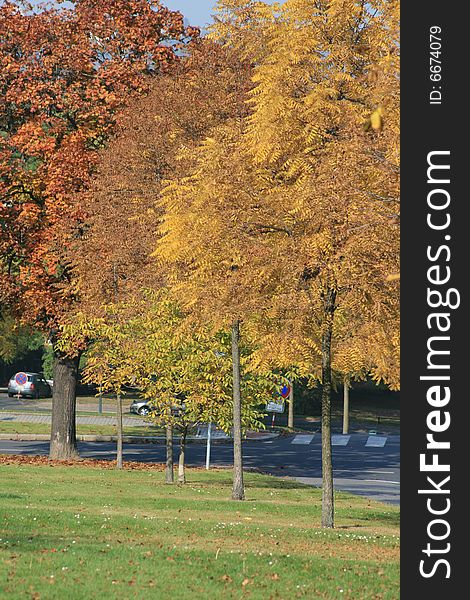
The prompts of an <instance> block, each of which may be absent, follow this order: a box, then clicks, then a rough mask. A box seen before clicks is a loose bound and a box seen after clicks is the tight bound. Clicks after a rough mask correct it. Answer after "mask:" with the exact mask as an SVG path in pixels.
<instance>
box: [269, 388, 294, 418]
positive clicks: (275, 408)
mask: <svg viewBox="0 0 470 600" xmlns="http://www.w3.org/2000/svg"><path fill="white" fill-rule="evenodd" d="M289 394H290V386H289V385H285V386H284V387H283V388H282V389H281V391H280V393H279V396H280V397H279V398H274V400H270V401H269V402H267V403H266V411H267V412H272V413H273V418H272V421H271V427H274V422H275V421H276V413H280V414H282V413H283V412H284V410H285V407H286V402H285V400H286V398H288V397H289Z"/></svg>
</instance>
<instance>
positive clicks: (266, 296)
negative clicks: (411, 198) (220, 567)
mask: <svg viewBox="0 0 470 600" xmlns="http://www.w3.org/2000/svg"><path fill="white" fill-rule="evenodd" d="M232 4H236V5H237V10H240V5H242V4H243V3H242V2H238V1H237V2H236V1H235V0H234V1H233V2H220V3H219V7H221V8H223V9H224V10H230V7H231V6H232ZM245 4H246V5H247V7H248V8H250V7H252V6H253V5H257V6H258V5H260V4H262V3H251V2H246V3H245ZM265 10H266V6H264V8H263V11H265ZM257 15H259V12H258V13H257ZM397 15H398V8H397V4H396V3H395V2H377V3H372V4H366V3H363V2H354V1H351V2H344V1H341V2H325V3H317V2H315V3H314V2H312V1H310V0H287V2H285V3H284V4H283V5H282V6H279V5H277V6H275V7H274V8H273V13H272V15H271V16H269V17H268V18H266V21H265V25H264V26H265V29H266V34H265V39H267V40H269V42H268V47H269V52H267V53H266V54H265V55H260V54H259V53H258V52H257V50H256V49H255V48H253V56H254V57H255V61H254V62H255V65H256V67H255V73H254V77H253V82H254V89H253V92H252V94H251V102H250V105H251V114H250V115H249V116H248V117H247V118H246V119H244V120H243V121H241V122H240V121H235V120H233V121H230V122H228V123H226V124H224V125H223V126H220V127H218V128H216V129H214V130H213V131H212V132H211V135H210V137H208V138H206V140H205V141H204V142H203V144H201V146H200V147H199V149H198V150H197V155H196V156H194V157H193V160H194V163H195V165H194V167H193V169H192V170H190V171H188V173H187V175H186V176H185V177H179V178H177V179H174V180H170V181H168V183H167V186H166V187H165V189H164V192H163V195H162V204H163V206H164V209H165V211H164V212H165V216H164V220H163V225H162V228H161V232H162V234H163V238H162V240H161V242H160V244H159V248H158V249H157V255H158V256H159V257H160V258H161V259H162V260H165V261H167V262H168V263H170V264H171V265H172V267H173V285H174V286H175V288H176V289H178V290H179V293H180V294H181V295H182V296H184V297H185V298H186V302H187V303H188V304H189V305H195V306H198V307H199V308H200V310H206V311H207V312H209V311H210V312H212V313H213V314H214V313H217V314H218V315H220V318H223V317H225V318H229V317H230V318H232V319H233V322H237V321H239V320H240V319H242V318H246V317H247V316H248V315H254V314H261V315H262V316H263V318H271V319H276V320H278V321H279V320H282V319H283V318H285V317H287V319H286V321H287V322H288V323H289V325H290V326H291V328H290V336H291V337H294V340H298V341H294V345H296V346H297V347H298V348H304V349H305V348H308V349H309V352H308V353H307V355H309V361H310V364H309V369H310V371H311V373H312V374H315V373H317V374H318V375H317V377H318V379H319V380H320V382H321V384H322V472H323V501H322V503H323V510H322V524H323V526H324V527H332V526H333V524H334V510H333V508H334V502H333V472H332V452H331V389H332V364H333V361H334V351H335V347H336V346H338V345H340V344H341V341H342V336H343V334H344V331H345V326H344V324H345V323H352V322H354V323H356V324H357V328H363V327H364V328H366V327H369V328H370V332H372V331H373V330H374V328H375V330H376V331H380V332H384V331H390V330H393V328H394V327H395V326H396V313H394V312H393V311H391V312H390V311H388V309H387V308H386V307H387V301H386V299H387V298H389V297H396V286H394V285H392V284H391V282H390V281H389V280H388V277H387V276H388V274H389V273H394V272H396V270H397V268H398V265H397V262H398V258H397V257H398V159H397V145H398V144H397V136H396V132H397V119H398V108H397V106H398V105H397V97H398V93H397V88H398V77H397V72H398V71H397V69H398V57H397V55H398V42H397V37H396V35H397ZM234 22H235V24H236V26H237V27H238V29H237V30H236V35H235V34H233V33H232V30H233V23H234ZM229 25H230V27H227V19H225V20H221V21H220V22H219V23H218V24H217V25H216V28H215V29H214V32H213V35H214V36H215V37H216V38H217V39H219V40H221V41H222V42H223V43H225V44H228V45H230V43H231V40H232V39H234V44H236V43H238V41H239V39H240V35H241V34H240V33H239V30H241V29H243V28H245V27H247V28H248V29H249V28H250V26H251V24H250V23H249V22H248V23H246V22H245V21H243V20H242V21H241V22H239V21H237V20H236V19H235V20H230V21H229ZM259 26H260V22H259V20H257V22H256V27H259ZM385 81H386V84H385ZM186 160H188V158H187V156H186ZM389 305H390V306H394V302H391V303H389ZM374 319H375V324H373V320H374ZM390 319H393V320H394V322H393V324H390ZM292 327H294V328H295V329H294V330H293V329H292ZM346 329H347V328H346ZM293 332H295V334H294V336H292V333H293ZM383 337H385V336H384V335H383V336H382V339H383ZM372 339H374V338H370V340H371V341H372ZM375 340H378V338H377V337H376V338H375ZM343 341H344V339H343ZM274 354H275V351H274ZM383 354H384V352H383V349H382V348H381V347H380V346H378V347H374V348H373V350H372V351H370V352H369V355H368V356H369V358H370V362H371V363H373V364H374V365H375V366H376V367H375V368H377V369H378V370H381V372H382V375H383V376H386V377H387V378H390V376H391V375H392V373H391V372H390V369H389V372H388V373H386V369H383V368H382V365H381V364H380V362H381V360H379V357H382V356H383ZM358 355H359V351H358V350H357V351H356V356H358ZM304 356H305V355H304ZM301 358H302V357H301ZM298 360H299V357H298V358H297V362H298Z"/></svg>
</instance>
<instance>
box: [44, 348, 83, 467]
mask: <svg viewBox="0 0 470 600" xmlns="http://www.w3.org/2000/svg"><path fill="white" fill-rule="evenodd" d="M79 360H80V357H79V356H77V357H75V358H69V357H68V356H65V355H63V354H62V353H60V352H57V351H56V350H54V371H53V372H54V375H53V377H54V385H53V387H52V424H51V443H50V448H49V458H50V459H52V460H75V459H77V458H78V457H79V454H78V446H77V438H76V425H75V411H76V390H77V379H78V363H79Z"/></svg>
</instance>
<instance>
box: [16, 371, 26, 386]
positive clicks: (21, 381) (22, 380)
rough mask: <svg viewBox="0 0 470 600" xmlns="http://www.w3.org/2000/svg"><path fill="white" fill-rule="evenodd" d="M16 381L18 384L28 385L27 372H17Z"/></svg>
mask: <svg viewBox="0 0 470 600" xmlns="http://www.w3.org/2000/svg"><path fill="white" fill-rule="evenodd" d="M15 381H16V383H17V384H18V385H26V382H27V381H28V376H27V375H26V373H17V374H16V375H15Z"/></svg>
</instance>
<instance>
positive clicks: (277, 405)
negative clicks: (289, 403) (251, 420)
mask: <svg viewBox="0 0 470 600" xmlns="http://www.w3.org/2000/svg"><path fill="white" fill-rule="evenodd" d="M285 406H286V405H285V402H284V400H282V401H279V400H271V402H268V403H267V404H266V410H267V412H273V413H283V412H284V409H285Z"/></svg>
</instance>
